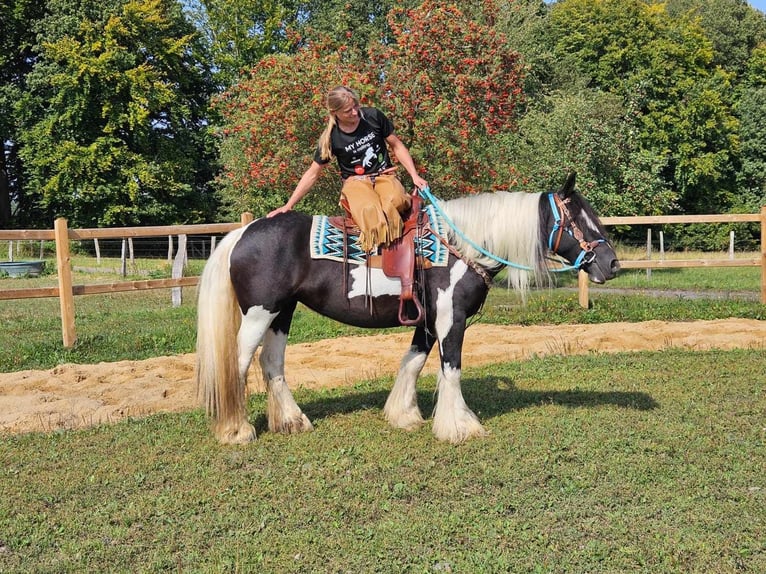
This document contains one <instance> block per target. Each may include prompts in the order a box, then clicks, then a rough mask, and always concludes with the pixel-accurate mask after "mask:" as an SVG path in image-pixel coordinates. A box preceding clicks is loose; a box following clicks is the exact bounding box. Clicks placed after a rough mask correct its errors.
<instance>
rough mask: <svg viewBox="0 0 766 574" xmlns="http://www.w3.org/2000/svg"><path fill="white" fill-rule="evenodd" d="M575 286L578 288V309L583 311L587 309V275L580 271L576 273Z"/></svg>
mask: <svg viewBox="0 0 766 574" xmlns="http://www.w3.org/2000/svg"><path fill="white" fill-rule="evenodd" d="M577 286H578V287H579V289H578V292H579V293H580V297H579V301H580V307H582V308H583V309H587V308H588V274H587V273H586V272H585V271H583V270H582V269H580V271H578V272H577Z"/></svg>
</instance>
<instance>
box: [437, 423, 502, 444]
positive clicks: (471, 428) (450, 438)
mask: <svg viewBox="0 0 766 574" xmlns="http://www.w3.org/2000/svg"><path fill="white" fill-rule="evenodd" d="M432 430H433V433H434V436H435V437H436V438H437V439H439V440H442V441H445V442H450V443H452V444H461V443H464V442H466V441H467V440H469V439H472V438H478V437H483V436H487V435H488V434H489V432H488V431H487V430H486V429H485V428H484V427H483V426H482V425H481V423H480V422H479V421H478V420H469V421H467V422H465V423H464V424H463V425H461V426H460V427H459V428H458V427H457V426H451V427H447V428H445V427H442V426H440V425H437V424H434V426H433V429H432Z"/></svg>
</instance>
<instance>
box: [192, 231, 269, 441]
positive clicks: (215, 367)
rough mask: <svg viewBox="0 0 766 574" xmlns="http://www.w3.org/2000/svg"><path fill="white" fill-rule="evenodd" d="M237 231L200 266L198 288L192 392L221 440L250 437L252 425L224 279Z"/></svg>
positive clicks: (235, 309)
mask: <svg viewBox="0 0 766 574" xmlns="http://www.w3.org/2000/svg"><path fill="white" fill-rule="evenodd" d="M243 230H244V228H242V229H239V230H236V231H233V232H231V233H230V234H229V235H227V236H226V237H225V238H224V239H223V241H221V243H220V244H219V245H218V248H217V249H216V250H215V251H214V252H213V254H212V255H211V256H210V259H209V260H208V262H207V264H206V265H205V269H204V271H203V272H202V276H201V277H200V283H199V290H198V305H197V392H198V394H199V397H200V400H201V402H202V404H203V405H204V406H205V409H206V410H207V413H208V414H209V415H211V416H212V417H213V421H214V433H215V435H216V437H217V438H218V440H219V441H220V442H222V443H227V444H236V443H245V442H249V441H251V440H253V439H255V428H254V427H253V425H251V424H250V423H249V422H248V421H247V415H246V412H245V392H244V384H243V382H242V380H241V377H240V374H239V371H240V369H239V366H238V359H237V356H236V355H235V354H234V353H232V352H231V349H233V348H235V346H236V345H237V332H238V329H239V326H240V323H241V318H242V313H241V312H240V310H239V306H238V304H237V298H236V296H235V294H234V290H233V288H232V284H231V280H230V278H229V255H230V254H231V250H232V249H233V247H234V245H236V243H237V241H238V240H239V238H240V236H241V235H242V231H243Z"/></svg>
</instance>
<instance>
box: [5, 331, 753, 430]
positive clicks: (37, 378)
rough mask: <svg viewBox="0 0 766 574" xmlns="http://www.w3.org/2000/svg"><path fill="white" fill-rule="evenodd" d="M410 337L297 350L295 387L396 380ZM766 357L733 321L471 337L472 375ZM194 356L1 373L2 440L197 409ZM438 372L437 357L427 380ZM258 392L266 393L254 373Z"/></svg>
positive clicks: (290, 365)
mask: <svg viewBox="0 0 766 574" xmlns="http://www.w3.org/2000/svg"><path fill="white" fill-rule="evenodd" d="M410 338H411V334H410V333H396V334H391V335H376V336H369V337H347V338H338V339H330V340H326V341H318V342H315V343H307V344H301V345H290V346H289V347H288V349H287V359H286V362H287V365H286V375H287V378H288V382H289V383H290V385H291V387H293V388H297V387H300V386H304V387H308V388H318V387H337V386H343V385H350V384H353V383H355V382H357V381H359V380H362V379H367V378H374V377H379V376H387V375H393V374H395V372H396V370H397V368H398V365H399V360H400V358H401V357H402V355H403V354H404V353H405V352H406V351H407V349H408V347H409V341H410ZM670 347H680V348H685V349H697V350H702V349H710V348H718V349H731V348H746V349H747V348H750V349H766V321H755V320H741V319H726V320H718V321H694V322H685V323H673V322H663V321H648V322H644V323H609V324H598V325H561V326H553V327H551V326H545V327H541V326H532V327H518V326H496V325H479V324H477V325H473V326H472V327H470V329H469V330H468V331H467V332H466V341H465V347H464V350H463V366H464V368H468V367H472V366H479V365H483V364H488V363H497V362H504V361H511V360H518V359H523V358H528V357H530V356H535V355H537V356H543V355H546V354H557V355H564V354H578V353H591V352H602V353H612V352H618V351H638V350H660V349H666V348H670ZM194 362H195V356H194V355H193V354H188V355H179V356H172V357H158V358H154V359H148V360H145V361H119V362H116V363H100V364H97V365H74V364H65V365H60V366H58V367H56V368H54V369H51V370H46V371H20V372H16V373H0V433H14V432H28V431H50V430H55V429H62V428H67V429H71V428H80V427H85V426H89V425H94V424H99V423H105V422H107V423H108V422H116V421H119V420H121V419H123V418H125V417H128V416H131V417H138V416H144V415H147V414H150V413H155V412H167V411H184V410H190V409H194V408H196V407H197V400H196V386H195V382H194ZM437 368H438V353H437V352H434V353H432V356H431V357H430V358H429V361H428V363H427V365H426V368H425V370H424V372H428V373H433V372H436V370H437ZM250 385H251V390H252V391H259V390H261V386H262V383H261V380H260V375H259V374H257V373H256V372H255V371H253V370H251V376H250Z"/></svg>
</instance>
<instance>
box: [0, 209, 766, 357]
mask: <svg viewBox="0 0 766 574" xmlns="http://www.w3.org/2000/svg"><path fill="white" fill-rule="evenodd" d="M252 220H253V215H252V214H251V213H243V214H242V217H241V220H240V222H239V223H214V224H203V225H172V226H150V227H123V228H117V229H68V228H67V222H66V220H65V219H63V218H60V219H57V220H56V221H55V223H54V228H53V229H24V230H0V240H13V241H17V240H44V241H50V240H55V241H56V266H57V271H58V287H41V288H26V289H3V290H1V291H0V300H7V299H27V298H41V297H58V298H59V302H60V308H61V332H62V338H63V341H64V347H67V348H71V347H73V346H74V344H75V343H76V341H77V334H76V331H75V323H74V296H75V295H93V294H98V293H117V292H121V291H142V290H145V289H165V288H176V287H193V286H195V285H197V283H198V281H199V277H179V278H175V279H150V280H146V281H120V282H117V283H108V284H93V285H73V284H72V268H71V261H70V255H69V242H70V241H77V240H87V239H101V238H127V237H158V236H168V235H184V234H188V235H194V234H216V233H227V232H229V231H231V230H233V229H236V228H237V227H241V226H242V225H246V224H247V223H249V222H251V221H252ZM601 221H602V222H603V223H604V225H606V226H613V225H666V224H688V223H732V222H736V223H747V222H760V224H761V256H760V258H748V259H736V260H731V259H728V260H723V259H721V260H714V259H675V260H651V259H646V260H626V261H620V266H621V267H622V269H652V268H682V267H757V266H760V267H761V302H762V303H765V304H766V206H765V207H762V208H761V213H760V214H724V215H665V216H639V217H603V218H601ZM578 289H579V302H580V305H582V306H583V307H586V308H587V307H588V278H587V274H586V273H585V272H583V271H581V272H580V274H579V277H578Z"/></svg>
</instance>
